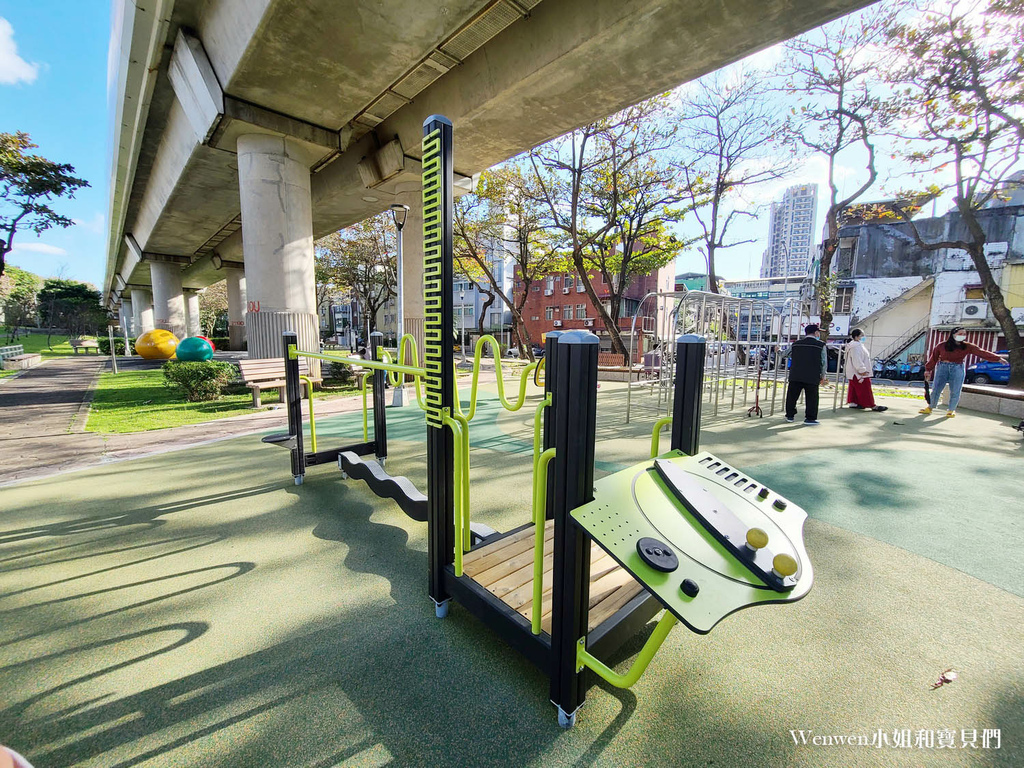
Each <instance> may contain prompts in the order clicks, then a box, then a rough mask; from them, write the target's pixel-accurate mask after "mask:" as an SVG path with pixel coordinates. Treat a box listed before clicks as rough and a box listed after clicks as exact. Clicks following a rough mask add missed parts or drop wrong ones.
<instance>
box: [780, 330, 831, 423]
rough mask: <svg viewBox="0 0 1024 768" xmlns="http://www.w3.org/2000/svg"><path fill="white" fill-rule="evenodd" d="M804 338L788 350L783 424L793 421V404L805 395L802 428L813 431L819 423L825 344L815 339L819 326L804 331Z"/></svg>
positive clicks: (825, 363) (824, 365)
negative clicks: (819, 393)
mask: <svg viewBox="0 0 1024 768" xmlns="http://www.w3.org/2000/svg"><path fill="white" fill-rule="evenodd" d="M804 334H805V335H804V337H803V338H802V339H798V340H797V341H794V342H793V346H792V348H791V349H790V350H789V360H790V364H789V391H788V392H786V421H793V419H794V418H795V417H796V401H797V400H798V399H799V398H800V393H801V392H803V393H804V424H807V425H808V426H812V427H816V426H818V424H820V422H819V421H818V387H819V386H820V385H822V384H824V383H825V370H826V366H827V365H828V363H827V359H826V357H825V354H826V352H825V342H823V341H822V340H821V339H819V338H818V326H817V325H815V324H814V323H811V324H810V325H808V326H807V327H806V328H804Z"/></svg>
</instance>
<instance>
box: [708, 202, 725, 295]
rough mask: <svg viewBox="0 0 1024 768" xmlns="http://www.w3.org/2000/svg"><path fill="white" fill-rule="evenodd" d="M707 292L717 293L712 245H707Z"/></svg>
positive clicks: (713, 247) (713, 248)
mask: <svg viewBox="0 0 1024 768" xmlns="http://www.w3.org/2000/svg"><path fill="white" fill-rule="evenodd" d="M716 215H717V214H716ZM723 238H724V235H723ZM708 290H709V291H711V292H712V293H718V278H716V277H715V246H713V245H708Z"/></svg>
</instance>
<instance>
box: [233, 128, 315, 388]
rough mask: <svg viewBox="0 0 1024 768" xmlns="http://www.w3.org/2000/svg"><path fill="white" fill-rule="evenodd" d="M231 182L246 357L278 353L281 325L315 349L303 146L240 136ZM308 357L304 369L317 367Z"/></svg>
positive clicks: (310, 217) (309, 204) (310, 218)
mask: <svg viewBox="0 0 1024 768" xmlns="http://www.w3.org/2000/svg"><path fill="white" fill-rule="evenodd" d="M238 186H239V193H240V197H241V203H242V247H243V249H244V252H245V282H246V300H247V309H248V311H247V312H246V315H245V326H246V335H247V337H248V343H249V357H250V358H268V357H281V355H282V354H283V351H282V349H281V334H282V333H283V332H284V331H295V333H296V334H298V344H299V347H300V348H301V349H307V350H319V348H320V337H319V336H320V335H319V332H318V326H319V323H318V320H317V314H316V283H315V277H314V271H313V212H312V200H311V198H310V191H309V186H310V180H309V159H308V157H307V156H306V153H305V152H304V150H303V147H302V145H300V144H299V143H298V142H296V141H294V140H292V139H288V138H283V137H277V136H268V135H261V134H250V135H246V136H240V137H239V139H238ZM314 363H316V361H314V360H310V367H311V368H313V369H315V370H317V371H318V370H319V366H318V365H314Z"/></svg>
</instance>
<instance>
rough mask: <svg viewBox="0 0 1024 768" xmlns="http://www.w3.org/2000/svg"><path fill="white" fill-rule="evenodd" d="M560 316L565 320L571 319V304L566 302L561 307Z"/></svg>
mask: <svg viewBox="0 0 1024 768" xmlns="http://www.w3.org/2000/svg"><path fill="white" fill-rule="evenodd" d="M562 317H564V318H565V319H566V320H572V304H566V305H565V306H564V307H562Z"/></svg>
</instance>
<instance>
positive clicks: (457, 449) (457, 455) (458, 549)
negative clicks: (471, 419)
mask: <svg viewBox="0 0 1024 768" xmlns="http://www.w3.org/2000/svg"><path fill="white" fill-rule="evenodd" d="M441 423H442V424H444V426H446V427H448V429H450V430H451V431H452V440H453V442H454V443H455V444H454V446H452V447H453V449H454V450H453V451H452V458H453V459H454V460H455V461H454V465H455V467H454V469H455V477H454V483H453V485H454V487H455V489H456V490H455V500H454V501H455V575H456V576H462V553H463V526H462V512H463V510H462V502H463V493H462V482H463V472H462V470H463V466H462V460H463V442H464V441H463V439H462V438H463V435H462V424H461V423H460V422H459V421H458V420H456V419H453V418H452V417H451V415H450V411H449V409H448V408H444V409H442V411H441Z"/></svg>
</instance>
